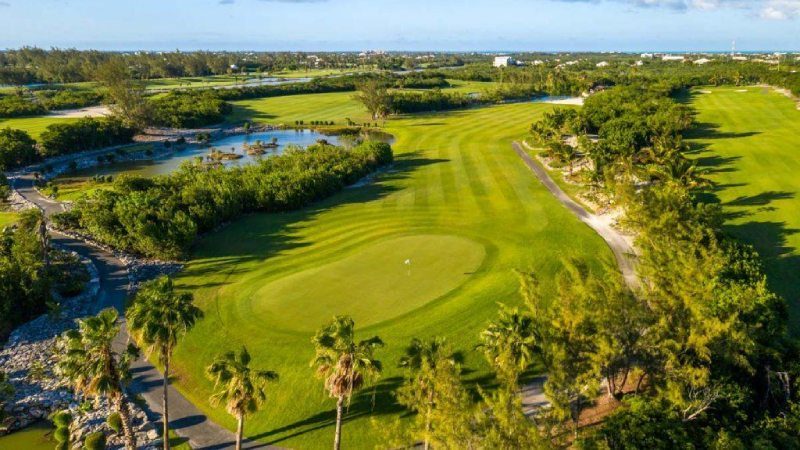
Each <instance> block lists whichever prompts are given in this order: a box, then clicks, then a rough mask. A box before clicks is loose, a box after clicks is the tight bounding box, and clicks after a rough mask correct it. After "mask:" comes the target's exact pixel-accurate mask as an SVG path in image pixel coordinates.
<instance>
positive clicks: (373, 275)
mask: <svg viewBox="0 0 800 450" xmlns="http://www.w3.org/2000/svg"><path fill="white" fill-rule="evenodd" d="M404 256H405V257H404ZM485 256H486V249H485V248H484V246H483V245H481V244H480V243H478V242H475V241H472V240H468V239H465V238H462V237H458V236H451V235H411V236H403V237H399V238H393V239H388V240H385V241H380V242H379V243H377V244H372V245H364V246H363V247H362V248H361V249H359V251H358V252H357V253H354V254H351V255H349V256H347V257H345V258H342V259H339V260H336V261H334V262H331V263H329V264H323V265H320V266H316V267H313V268H310V269H307V270H303V271H299V272H297V273H293V274H291V275H289V276H285V277H282V278H279V279H278V280H275V281H273V282H271V283H267V284H265V285H263V286H254V287H256V288H257V290H255V291H254V292H252V293H251V294H250V295H249V297H250V298H251V299H252V301H251V303H250V307H251V308H252V310H253V313H254V314H255V315H258V316H260V317H264V318H267V319H274V320H273V322H272V324H271V325H272V326H273V327H275V328H281V327H283V326H284V324H287V323H289V324H292V326H291V327H289V328H291V329H292V330H303V331H310V332H313V331H314V329H315V327H316V326H317V324H320V323H324V322H325V321H326V320H329V319H330V318H331V317H333V316H334V315H336V314H339V313H341V312H342V305H349V306H348V314H350V315H351V316H352V317H353V319H354V320H356V322H357V323H359V324H360V325H361V326H368V325H372V324H374V323H377V322H381V321H384V320H387V319H390V318H393V317H397V316H399V315H401V314H403V313H406V312H409V311H413V310H415V309H417V308H419V307H421V306H423V305H425V304H427V303H428V302H430V301H432V300H435V299H436V298H439V297H441V296H443V295H445V294H447V293H448V292H450V291H452V290H453V289H455V288H457V287H458V286H460V285H461V284H463V283H464V282H466V281H467V280H468V279H469V278H470V277H471V275H472V274H473V273H475V271H477V270H478V269H479V268H480V266H481V263H482V262H483V260H484V257H485ZM353 299H358V301H357V302H353V301H352V300H353Z"/></svg>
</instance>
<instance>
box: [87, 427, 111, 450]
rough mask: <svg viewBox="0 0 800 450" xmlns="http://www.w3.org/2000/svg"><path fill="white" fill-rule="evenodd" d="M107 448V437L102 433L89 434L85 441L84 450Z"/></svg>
mask: <svg viewBox="0 0 800 450" xmlns="http://www.w3.org/2000/svg"><path fill="white" fill-rule="evenodd" d="M104 448H106V435H105V434H103V432H102V431H96V432H94V433H89V434H87V435H86V438H85V439H84V441H83V449H84V450H103V449H104Z"/></svg>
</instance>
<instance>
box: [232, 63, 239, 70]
mask: <svg viewBox="0 0 800 450" xmlns="http://www.w3.org/2000/svg"><path fill="white" fill-rule="evenodd" d="M231 70H239V66H237V65H236V64H231Z"/></svg>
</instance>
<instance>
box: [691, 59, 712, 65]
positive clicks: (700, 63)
mask: <svg viewBox="0 0 800 450" xmlns="http://www.w3.org/2000/svg"><path fill="white" fill-rule="evenodd" d="M710 62H711V60H710V59H708V58H700V59H696V60H694V63H695V64H698V65H703V64H708V63H710Z"/></svg>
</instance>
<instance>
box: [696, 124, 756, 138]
mask: <svg viewBox="0 0 800 450" xmlns="http://www.w3.org/2000/svg"><path fill="white" fill-rule="evenodd" d="M719 128H720V125H719V124H716V123H710V122H697V123H695V124H694V126H693V127H692V129H690V130H689V131H687V132H686V133H684V137H685V138H686V139H702V140H708V139H740V138H745V137H751V136H757V135H759V134H761V132H760V131H741V132H730V131H719Z"/></svg>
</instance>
